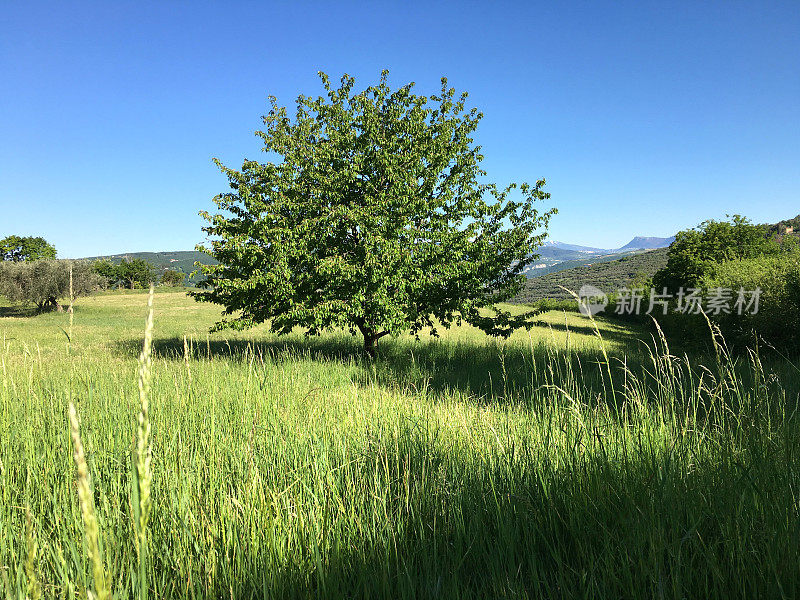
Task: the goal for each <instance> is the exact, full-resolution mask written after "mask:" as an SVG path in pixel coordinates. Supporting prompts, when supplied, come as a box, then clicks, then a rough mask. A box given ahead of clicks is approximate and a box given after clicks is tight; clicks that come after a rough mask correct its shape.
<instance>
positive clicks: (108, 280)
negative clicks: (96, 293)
mask: <svg viewBox="0 0 800 600" xmlns="http://www.w3.org/2000/svg"><path fill="white" fill-rule="evenodd" d="M92 269H93V270H94V272H95V273H97V274H98V275H99V276H100V277H101V278H102V279H103V283H104V284H105V287H108V286H112V285H114V284H116V283H117V282H118V281H119V280H120V276H119V268H118V265H116V264H114V263H113V262H111V261H110V260H108V259H106V258H98V259H97V260H94V261H92Z"/></svg>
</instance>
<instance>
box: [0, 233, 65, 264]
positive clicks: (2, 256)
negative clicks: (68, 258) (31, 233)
mask: <svg viewBox="0 0 800 600" xmlns="http://www.w3.org/2000/svg"><path fill="white" fill-rule="evenodd" d="M55 257H56V249H55V247H54V246H52V245H51V244H48V243H47V240H45V239H44V238H41V237H24V236H19V235H9V236H8V237H5V238H3V239H2V240H0V260H4V261H12V262H19V261H21V260H44V259H53V258H55Z"/></svg>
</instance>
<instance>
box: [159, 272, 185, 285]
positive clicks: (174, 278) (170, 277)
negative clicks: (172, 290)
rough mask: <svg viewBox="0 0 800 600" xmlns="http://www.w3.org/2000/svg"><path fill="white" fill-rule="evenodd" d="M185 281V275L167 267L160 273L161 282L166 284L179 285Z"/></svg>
mask: <svg viewBox="0 0 800 600" xmlns="http://www.w3.org/2000/svg"><path fill="white" fill-rule="evenodd" d="M185 281H186V275H185V274H183V273H181V272H180V271H176V270H174V269H167V270H165V271H164V272H163V273H162V274H161V284H162V285H168V286H173V287H175V286H180V285H183V284H184V282H185Z"/></svg>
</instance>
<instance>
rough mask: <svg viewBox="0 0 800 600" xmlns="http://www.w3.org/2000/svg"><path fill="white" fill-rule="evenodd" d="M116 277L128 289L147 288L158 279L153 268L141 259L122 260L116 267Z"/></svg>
mask: <svg viewBox="0 0 800 600" xmlns="http://www.w3.org/2000/svg"><path fill="white" fill-rule="evenodd" d="M117 275H118V277H119V278H120V279H121V280H122V281H124V282H125V284H126V285H127V286H128V287H129V288H130V289H134V288H135V287H136V286H137V285H138V286H140V287H145V286H148V285H150V284H151V283H155V282H156V281H157V279H158V276H157V274H156V269H155V267H154V266H153V265H151V264H150V263H149V262H147V261H146V260H144V259H143V258H133V259H131V260H128V259H126V258H123V259H122V262H120V263H119V264H118V265H117Z"/></svg>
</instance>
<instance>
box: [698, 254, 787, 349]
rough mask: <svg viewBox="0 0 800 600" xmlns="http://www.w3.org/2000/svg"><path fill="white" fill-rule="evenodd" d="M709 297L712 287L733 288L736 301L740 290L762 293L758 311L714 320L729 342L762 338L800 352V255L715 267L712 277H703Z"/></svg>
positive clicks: (748, 341)
mask: <svg viewBox="0 0 800 600" xmlns="http://www.w3.org/2000/svg"><path fill="white" fill-rule="evenodd" d="M701 287H702V288H703V289H704V290H705V293H706V294H708V291H709V290H711V289H713V288H730V289H732V290H733V298H734V301H735V299H736V296H737V292H738V290H739V289H740V288H743V289H744V290H746V291H752V290H755V289H756V288H759V289H760V290H761V295H760V298H759V305H758V312H756V313H755V314H750V313H749V311H743V313H744V314H741V315H739V314H737V313H738V311H737V310H736V309H734V308H733V306H732V307H731V308H732V310H731V313H730V314H724V313H723V314H720V315H717V316H714V317H712V318H713V320H714V321H715V322H717V323H718V324H719V325H720V327H721V329H722V332H723V334H725V336H726V338H727V339H728V340H729V341H733V342H738V343H751V342H752V341H754V340H755V338H756V337H757V338H759V339H761V340H763V341H765V342H767V343H768V344H769V345H773V346H776V347H780V348H784V349H789V350H795V351H796V350H798V349H800V252H792V253H788V254H782V255H776V256H760V257H757V258H748V259H741V260H731V261H726V262H724V263H720V264H717V265H715V268H714V271H713V274H711V275H708V276H706V277H704V278H703V280H702V284H701Z"/></svg>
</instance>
